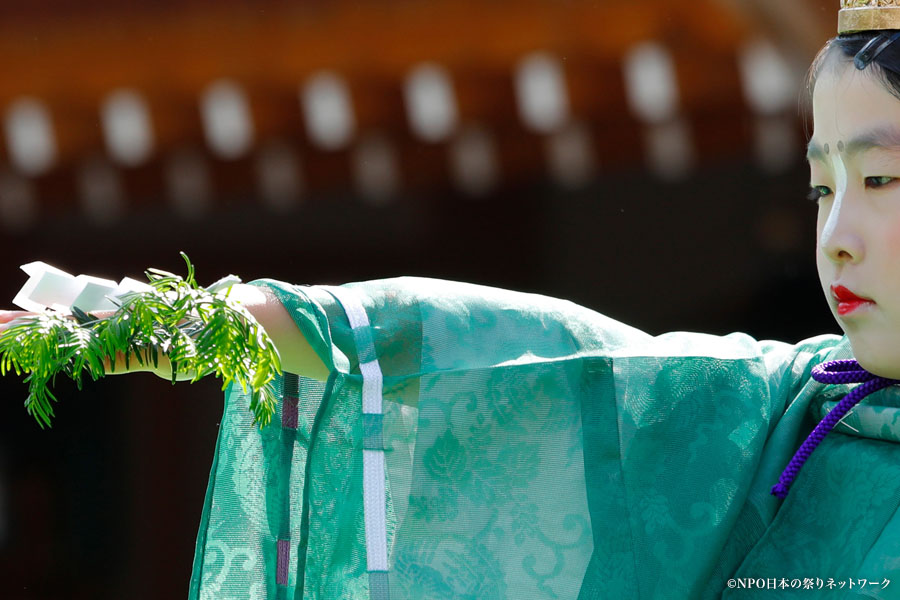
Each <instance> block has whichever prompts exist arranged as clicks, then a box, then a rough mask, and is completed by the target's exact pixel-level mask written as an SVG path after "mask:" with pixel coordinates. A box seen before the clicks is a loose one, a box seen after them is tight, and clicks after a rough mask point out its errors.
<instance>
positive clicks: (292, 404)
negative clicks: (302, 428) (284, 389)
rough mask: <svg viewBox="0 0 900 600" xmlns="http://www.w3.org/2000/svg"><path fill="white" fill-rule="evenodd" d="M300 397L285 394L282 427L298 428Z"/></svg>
mask: <svg viewBox="0 0 900 600" xmlns="http://www.w3.org/2000/svg"><path fill="white" fill-rule="evenodd" d="M298 401H299V399H298V398H296V397H294V396H285V397H284V401H283V402H282V405H281V427H282V428H284V429H297V403H298Z"/></svg>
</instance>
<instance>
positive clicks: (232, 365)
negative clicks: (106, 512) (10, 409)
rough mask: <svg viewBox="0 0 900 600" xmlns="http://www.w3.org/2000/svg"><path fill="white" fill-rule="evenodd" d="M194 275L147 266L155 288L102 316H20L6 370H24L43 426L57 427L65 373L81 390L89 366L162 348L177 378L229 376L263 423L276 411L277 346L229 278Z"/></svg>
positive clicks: (141, 359)
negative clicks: (55, 387) (60, 378)
mask: <svg viewBox="0 0 900 600" xmlns="http://www.w3.org/2000/svg"><path fill="white" fill-rule="evenodd" d="M181 256H182V258H183V259H184V261H185V263H186V264H187V277H186V278H181V277H179V276H178V275H175V274H173V273H168V272H166V271H160V270H158V269H148V270H147V272H146V274H147V279H148V280H149V282H150V287H151V290H150V291H147V292H132V293H129V294H125V295H124V296H121V297H119V298H116V299H114V302H115V303H116V304H117V305H118V308H117V309H116V311H115V312H114V313H113V314H112V315H110V316H109V317H107V318H103V319H100V318H97V317H96V316H94V315H91V314H88V313H86V312H84V311H81V310H79V309H77V308H73V309H72V315H71V317H70V316H68V315H63V314H61V313H59V312H55V311H50V310H48V311H47V312H44V313H41V314H38V315H35V316H34V317H27V318H23V319H21V320H20V322H18V323H14V324H13V325H12V326H10V327H9V328H8V329H7V330H6V331H5V332H3V334H2V335H0V375H5V374H6V373H7V372H11V371H15V373H16V374H17V375H22V374H25V375H26V377H25V382H26V383H28V397H27V398H26V399H25V409H26V410H27V411H28V413H29V414H30V415H32V416H33V417H34V418H35V419H36V420H37V422H38V425H40V426H41V427H42V428H43V427H44V426H50V424H51V423H50V421H51V419H52V417H53V403H55V402H56V401H57V400H56V397H55V396H54V395H53V393H52V392H51V391H50V386H51V385H52V384H53V383H54V381H55V379H56V376H57V375H59V374H63V375H65V376H67V377H68V378H70V379H72V380H73V381H74V382H75V384H76V386H77V387H78V389H81V384H82V378H83V376H84V374H85V373H86V374H87V375H88V376H90V377H91V379H93V380H97V379H99V378H100V377H103V376H104V375H106V372H107V366H108V368H109V369H110V370H111V371H113V370H114V369H115V365H116V357H117V356H118V355H119V354H121V355H122V356H123V357H124V362H125V368H126V369H127V368H129V367H130V365H131V361H132V360H136V361H137V362H138V364H141V365H149V364H150V363H152V364H153V366H154V368H156V367H158V366H159V357H160V354H162V355H163V356H165V357H166V358H167V359H168V360H169V363H170V364H171V377H172V382H173V383H174V382H175V381H176V379H177V378H178V376H179V374H187V375H190V381H191V382H194V381H198V380H199V379H201V378H203V377H206V376H208V375H213V376H215V377H218V378H219V379H221V380H222V389H223V390H224V389H225V388H227V387H228V385H229V384H231V383H237V384H239V385H240V386H241V388H242V389H243V390H244V392H245V393H246V392H247V391H248V390H249V391H250V410H251V411H252V412H253V417H254V422H256V423H258V424H259V425H260V427H262V426H264V425H266V424H268V423H269V421H270V420H271V418H272V415H273V414H274V412H275V404H276V402H277V393H276V391H275V390H274V387H273V384H272V382H273V380H274V379H275V377H276V375H278V374H280V373H281V361H280V358H279V356H278V351H277V350H276V348H275V345H274V344H273V343H272V340H271V339H270V338H269V336H268V335H267V334H266V332H265V330H264V329H263V328H262V327H261V326H260V324H259V323H258V322H257V321H256V319H255V318H254V317H253V315H252V314H251V313H250V312H249V311H248V310H247V309H246V308H244V307H243V306H242V305H240V304H239V303H237V302H235V301H234V300H233V299H231V298H230V297H229V293H230V290H231V286H230V284H228V285H226V286H225V287H223V288H220V289H217V290H216V291H215V292H213V291H207V290H206V289H204V288H201V287H199V286H198V285H197V282H196V280H195V277H194V276H195V272H194V266H193V265H192V264H191V262H190V260H189V259H188V257H187V255H185V254H184V253H183V252H182V253H181Z"/></svg>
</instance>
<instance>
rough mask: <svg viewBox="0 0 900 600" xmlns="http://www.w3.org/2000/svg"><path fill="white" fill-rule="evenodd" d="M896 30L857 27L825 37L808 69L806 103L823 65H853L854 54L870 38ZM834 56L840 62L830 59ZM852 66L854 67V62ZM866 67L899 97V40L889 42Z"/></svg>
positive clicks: (886, 34) (810, 98) (890, 33)
mask: <svg viewBox="0 0 900 600" xmlns="http://www.w3.org/2000/svg"><path fill="white" fill-rule="evenodd" d="M895 33H897V31H896V30H885V31H860V32H857V33H850V34H845V35H839V36H837V37H835V38H832V39H830V40H828V42H827V43H826V44H825V46H823V47H822V49H821V50H820V51H819V54H818V55H816V58H815V59H814V60H813V62H812V65H811V66H810V67H809V72H808V73H807V78H806V92H807V93H806V96H807V101H808V103H809V102H811V101H812V94H813V89H814V88H815V85H816V79H817V78H818V76H819V74H820V73H821V72H822V69H823V68H825V67H826V66H827V65H832V64H846V65H853V59H854V57H855V56H856V55H857V54H858V53H859V51H860V50H862V49H863V47H864V46H865V45H866V44H868V43H869V42H870V41H872V39H873V38H875V37H877V36H879V35H884V36H885V38H887V37H888V36H891V35H893V34H895ZM835 60H838V61H840V62H839V63H834V62H833V61H835ZM876 65H877V67H876ZM854 68H856V67H855V66H854ZM865 70H866V71H869V72H870V73H871V74H872V76H874V77H876V78H877V80H878V81H879V82H881V84H882V85H883V86H884V88H885V89H886V90H887V91H888V92H890V93H891V94H892V95H894V96H896V97H897V98H898V99H900V40H897V41H896V42H893V43H891V44H889V45H888V46H887V47H886V48H885V49H884V50H882V51H881V52H880V53H879V54H878V55H877V56H876V57H875V59H874V60H873V61H872V63H871V64H869V65H868V66H866V68H865Z"/></svg>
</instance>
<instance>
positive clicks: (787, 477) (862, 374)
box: [771, 359, 900, 499]
mask: <svg viewBox="0 0 900 600" xmlns="http://www.w3.org/2000/svg"><path fill="white" fill-rule="evenodd" d="M812 378H813V379H815V380H816V381H818V382H820V383H861V384H862V385H859V386H857V387H855V388H853V390H851V391H850V393H849V394H847V395H846V396H844V398H843V399H842V400H841V401H840V402H838V403H837V406H835V407H834V408H832V409H831V410H830V411H829V412H828V414H827V415H825V418H823V419H822V420H821V421H819V424H818V425H816V428H815V429H813V430H812V433H810V434H809V436H808V437H807V438H806V440H805V441H804V442H803V444H802V445H801V446H800V448H799V449H798V450H797V452H796V453H795V454H794V456H793V458H791V462H789V463H788V466H787V467H785V469H784V472H783V473H782V474H781V477H779V478H778V483H776V484H775V485H774V486H772V492H771V493H772V495H773V496H778V497H779V498H782V499H784V498H786V497H787V494H788V490H789V489H790V487H791V484H792V483H793V482H794V479H796V478H797V475H798V474H799V473H800V469H801V468H802V467H803V464H804V463H805V462H806V459H807V458H809V457H810V455H811V454H812V452H813V450H815V449H816V447H817V446H818V445H819V443H821V441H822V440H823V439H825V436H826V435H828V433H829V432H830V431H831V430H832V429H834V426H835V425H837V424H838V421H840V420H841V419H843V418H844V416H845V415H846V414H847V413H848V412H850V409H851V408H853V407H854V406H856V405H857V404H858V403H859V401H860V400H862V399H863V398H865V397H866V396H868V395H869V394H871V393H873V392H877V391H878V390H880V389H883V388H886V387H888V386H891V385H894V384H896V383H900V381H898V380H897V379H887V378H886V377H879V376H878V375H873V374H872V373H869V372H868V371H866V370H865V369H863V368H862V367H861V366H859V363H858V362H856V361H855V360H852V359H850V360H832V361H829V362H825V363H822V364H820V365H816V366H815V367H813V370H812Z"/></svg>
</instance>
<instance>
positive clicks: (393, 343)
mask: <svg viewBox="0 0 900 600" xmlns="http://www.w3.org/2000/svg"><path fill="white" fill-rule="evenodd" d="M255 284H257V285H263V286H268V287H269V288H271V289H272V290H273V291H274V292H275V293H276V295H277V296H278V298H279V299H280V300H281V301H282V303H283V304H284V305H285V307H286V308H287V309H288V310H289V311H290V312H291V314H292V315H293V317H294V319H295V322H296V324H297V326H298V327H299V328H300V330H301V331H302V332H303V334H304V335H305V336H306V338H307V339H308V340H309V341H310V343H311V344H312V346H313V348H314V349H315V350H316V352H317V354H318V355H319V356H320V357H321V358H322V360H323V361H324V362H325V364H326V365H327V366H328V367H329V368H330V369H331V375H330V377H329V378H328V381H326V382H318V381H313V380H310V379H306V378H303V377H297V376H294V375H290V374H286V375H285V376H284V378H283V381H282V382H281V383H280V385H282V386H283V388H284V392H285V395H284V398H283V399H282V402H281V403H280V406H279V414H278V416H277V418H276V419H274V420H273V423H272V424H271V425H270V426H268V427H266V428H264V429H262V430H260V429H258V428H257V427H255V426H254V425H253V424H252V423H251V418H252V416H251V413H250V411H249V410H248V408H247V406H248V398H247V396H246V395H245V394H243V393H241V392H240V390H237V389H230V390H229V391H228V392H227V395H226V401H225V413H224V416H223V418H222V422H221V428H220V432H219V439H218V442H217V446H216V451H215V458H214V464H213V467H212V473H211V476H210V481H209V488H208V492H207V496H206V502H205V505H204V509H203V515H202V522H201V526H200V532H199V536H198V539H197V550H196V556H195V561H194V570H193V576H192V579H191V591H190V598H192V599H200V598H202V599H226V598H227V599H245V598H246V599H251V598H252V599H257V598H276V599H284V598H291V599H296V598H303V599H306V600H334V599H341V598H347V599H350V598H353V599H366V600H368V599H372V600H387V599H390V600H430V599H448V600H449V599H464V600H493V599H505V598H509V599H526V598H527V599H534V600H537V599H545V598H546V599H560V600H583V599H593V598H597V599H600V598H641V599H650V598H685V599H696V598H701V599H706V598H728V599H734V598H741V599H744V598H767V599H770V598H794V597H797V598H881V599H889V598H894V599H900V520H898V516H897V507H898V504H900V445H898V444H897V443H896V442H897V439H898V436H900V423H898V417H900V395H898V391H897V389H894V388H889V389H886V390H883V391H881V392H878V393H876V394H874V395H872V396H870V397H868V398H867V399H865V400H864V401H863V403H862V404H861V405H860V406H859V407H858V408H857V409H855V410H854V413H853V414H852V415H851V416H850V417H848V418H847V419H846V420H845V421H844V422H843V423H842V424H841V425H839V426H838V428H836V429H835V431H834V432H832V433H831V434H830V435H829V436H828V437H827V438H826V439H825V441H824V442H823V443H822V445H821V446H820V447H819V448H818V449H817V450H816V452H814V453H813V455H812V457H811V458H810V459H809V461H808V462H807V463H806V465H805V466H804V468H803V470H802V471H801V472H800V476H799V478H798V479H797V480H796V482H795V483H794V485H793V486H792V488H791V492H790V494H789V495H788V497H787V499H786V500H784V501H782V500H779V499H777V498H775V497H774V496H772V495H770V494H769V489H770V488H771V486H772V485H773V484H774V483H775V482H776V481H777V480H778V476H779V474H780V473H781V470H782V469H783V468H784V466H785V465H786V464H787V462H788V460H789V459H790V457H791V455H792V454H793V452H794V451H795V450H796V449H797V447H798V446H799V444H800V443H801V442H802V440H803V439H804V437H805V436H806V434H808V433H809V431H810V430H811V429H812V427H813V426H814V425H815V423H816V422H817V421H818V419H819V418H821V416H823V414H824V412H825V411H827V409H828V408H830V407H831V406H833V403H834V402H836V401H837V400H839V399H840V397H841V396H842V395H843V394H844V393H846V392H847V391H848V389H849V388H848V387H846V386H827V385H823V384H820V383H817V382H815V381H812V380H811V379H810V376H809V373H810V370H811V369H812V367H813V366H814V365H816V364H818V363H820V362H823V361H825V360H831V359H837V358H848V357H849V356H850V352H849V346H848V344H847V342H846V340H844V339H841V338H839V337H836V336H822V337H817V338H813V339H810V340H806V341H804V342H801V343H799V344H796V345H790V344H784V343H779V342H759V341H756V340H753V339H751V338H750V337H748V336H746V335H743V334H732V335H729V336H724V337H716V336H710V335H703V334H695V333H672V334H667V335H663V336H658V337H652V336H649V335H647V334H645V333H642V332H640V331H638V330H636V329H633V328H631V327H628V326H626V325H623V324H621V323H618V322H616V321H614V320H611V319H609V318H607V317H604V316H602V315H600V314H597V313H595V312H593V311H590V310H588V309H585V308H582V307H580V306H577V305H575V304H572V303H571V302H567V301H562V300H556V299H552V298H547V297H543V296H538V295H532V294H522V293H516V292H509V291H503V290H498V289H493V288H487V287H482V286H476V285H469V284H462V283H452V282H446V281H438V280H430V279H418V278H400V279H392V280H385V281H374V282H367V283H357V284H348V285H346V286H343V288H344V289H346V290H348V293H350V292H352V293H353V294H354V295H355V296H356V297H358V298H359V299H360V302H361V304H362V306H363V307H364V309H365V310H364V313H365V317H367V319H368V323H367V324H366V325H364V326H359V325H357V326H355V327H351V325H350V320H349V317H348V311H347V310H346V309H347V307H345V306H343V305H342V303H341V302H338V300H337V299H336V297H335V295H334V294H333V293H331V292H330V291H329V290H328V289H326V288H320V287H315V286H310V287H301V286H292V285H289V284H285V283H280V282H276V281H271V280H262V281H258V282H255ZM373 354H374V356H373ZM361 357H362V358H361ZM360 362H362V363H363V366H362V367H361V365H360ZM375 364H377V366H378V368H379V369H380V373H381V374H382V375H383V388H382V389H381V392H380V393H381V394H382V396H381V397H382V398H383V408H382V410H383V414H375V415H373V414H365V415H364V414H363V388H364V385H368V384H365V382H364V380H366V378H368V377H369V376H370V374H371V372H372V371H371V366H372V365H375ZM366 365H368V368H367V367H366ZM364 452H368V453H369V454H368V455H367V456H370V457H371V456H383V465H384V466H383V475H382V476H381V481H382V483H383V487H384V494H385V496H384V504H383V506H381V507H379V506H377V503H373V502H371V501H370V500H367V501H366V502H364V497H365V498H372V497H373V496H370V495H366V492H364V489H363V488H364V479H365V477H366V473H372V472H375V471H372V470H371V469H374V467H372V466H371V465H372V463H370V462H367V463H366V466H364V464H363V463H364V460H363V456H364ZM366 460H367V461H368V460H369V459H368V458H367V459H366ZM379 460H380V459H379ZM367 469H369V470H367ZM366 481H369V482H371V480H370V479H367V480H366ZM365 485H369V483H366V484H365ZM367 489H368V488H367ZM379 510H381V511H382V512H383V513H384V515H386V520H385V521H384V523H383V525H384V531H385V532H386V533H385V535H386V544H387V567H386V569H384V570H380V569H373V570H372V571H371V572H370V567H371V565H372V564H375V562H373V561H374V559H373V558H372V556H373V554H372V551H371V548H370V549H368V550H367V536H366V531H367V529H366V527H367V524H366V523H367V521H366V519H367V518H369V517H370V516H371V515H376V514H378V511H379ZM370 538H371V536H370ZM368 542H369V543H370V544H372V543H373V540H372V539H369V540H368ZM738 578H740V579H738ZM729 579H735V580H736V581H737V583H735V586H736V587H735V588H734V589H729V584H728V580H729ZM747 579H753V580H760V579H762V580H773V581H775V585H777V586H780V587H778V588H777V589H776V590H773V589H756V588H754V589H747V588H746V587H745V586H746V580H747ZM885 579H887V580H891V581H889V582H888V583H887V584H886V585H885V584H884V583H883V580H885ZM782 580H784V582H782ZM793 580H798V581H800V582H801V587H799V588H798V587H794V588H792V587H791V586H792V581H793ZM804 580H809V581H808V582H804ZM863 580H865V583H863ZM851 581H852V584H851V583H848V582H851ZM876 581H877V582H878V585H874V582H876ZM742 582H744V583H742ZM829 582H830V583H829ZM762 583H764V584H765V585H769V584H770V583H771V582H769V581H763V582H762ZM742 586H743V587H742ZM785 586H786V587H785ZM851 586H852V589H851ZM804 588H805V589H804Z"/></svg>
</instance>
